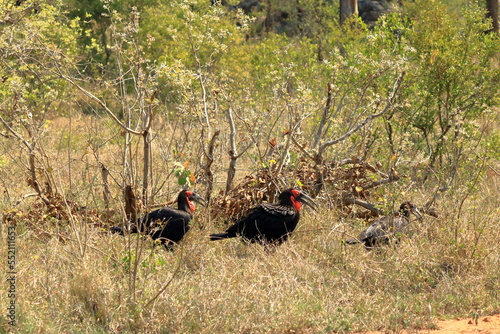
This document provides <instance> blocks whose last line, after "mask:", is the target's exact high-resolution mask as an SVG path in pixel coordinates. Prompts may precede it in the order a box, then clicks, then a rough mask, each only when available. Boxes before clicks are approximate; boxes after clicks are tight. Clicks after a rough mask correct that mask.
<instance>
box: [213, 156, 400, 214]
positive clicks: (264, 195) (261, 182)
mask: <svg viewBox="0 0 500 334" xmlns="http://www.w3.org/2000/svg"><path fill="white" fill-rule="evenodd" d="M318 173H321V175H318ZM401 177H402V176H400V175H398V174H397V173H396V171H394V170H391V171H390V173H388V174H386V173H384V172H382V171H380V170H379V169H378V167H376V166H374V165H372V164H370V163H368V162H366V161H362V160H361V159H359V158H352V159H346V160H341V161H329V162H327V163H325V164H324V165H323V166H321V167H320V168H318V166H314V165H311V164H310V163H309V162H308V161H307V160H306V159H303V160H301V161H300V165H299V166H298V168H294V169H282V171H281V172H279V173H278V172H276V170H275V169H274V168H273V166H271V167H266V168H262V169H260V170H258V171H257V172H256V173H255V175H247V176H246V177H245V178H244V180H243V181H242V182H241V183H240V184H238V185H237V186H236V187H235V188H233V189H231V190H230V191H229V192H225V191H221V192H219V194H218V195H216V196H214V197H213V198H212V201H211V214H212V217H213V218H215V219H217V218H225V217H233V218H234V219H238V218H240V217H241V216H242V215H244V214H245V213H246V211H247V210H248V209H249V208H251V207H252V206H254V205H257V204H258V203H261V202H263V201H268V202H274V201H275V198H276V196H277V194H278V193H279V192H280V190H283V189H285V188H287V187H293V186H300V188H301V189H302V190H304V191H305V192H307V193H309V194H312V195H313V196H317V195H318V194H317V193H315V190H316V189H318V180H322V182H323V184H322V185H321V189H322V191H323V192H327V194H328V198H330V199H331V202H332V203H333V205H336V206H339V207H345V206H350V205H352V204H356V205H360V206H362V207H364V208H366V209H367V210H368V212H367V213H365V215H368V216H369V215H378V214H380V213H381V212H380V211H379V210H378V209H377V208H375V206H373V205H371V204H370V203H369V200H370V197H371V194H372V190H373V189H374V188H376V187H379V186H382V185H384V184H388V183H392V182H395V181H397V180H399V179H400V178H401Z"/></svg>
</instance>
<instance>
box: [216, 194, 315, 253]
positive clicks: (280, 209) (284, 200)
mask: <svg viewBox="0 0 500 334" xmlns="http://www.w3.org/2000/svg"><path fill="white" fill-rule="evenodd" d="M302 203H304V204H306V205H308V206H310V207H312V208H313V209H315V207H314V206H317V204H316V203H314V201H313V200H312V199H311V198H310V197H309V196H307V195H306V194H304V193H302V192H301V191H299V190H296V189H287V190H285V191H283V192H282V193H281V194H280V195H279V197H278V203H275V204H271V203H262V204H259V205H257V206H256V207H254V208H253V209H252V210H251V211H250V212H249V213H248V214H247V215H246V216H245V217H244V218H242V219H240V220H239V221H237V222H236V223H235V224H233V225H231V226H230V227H229V228H228V229H227V230H226V232H224V233H216V234H211V235H210V240H221V239H227V238H234V237H237V236H241V237H242V238H244V239H245V240H247V241H250V242H259V243H262V244H280V243H282V242H284V241H285V240H287V239H288V236H289V235H290V233H292V232H293V231H294V230H295V228H296V227H297V224H298V222H299V219H300V210H301V208H302Z"/></svg>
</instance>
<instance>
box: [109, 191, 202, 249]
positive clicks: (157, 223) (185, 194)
mask: <svg viewBox="0 0 500 334" xmlns="http://www.w3.org/2000/svg"><path fill="white" fill-rule="evenodd" d="M193 201H194V202H197V203H200V204H201V205H206V201H205V200H204V199H203V198H202V197H201V196H200V195H198V194H197V193H196V192H194V191H191V190H182V191H181V192H180V193H179V196H178V197H177V209H174V208H171V207H168V206H165V207H163V208H161V209H158V210H154V211H151V212H150V213H148V214H146V215H145V216H144V217H142V218H141V219H139V220H138V221H137V223H136V224H132V226H130V233H138V232H141V233H144V234H148V235H149V236H151V238H152V239H153V240H160V242H161V243H162V244H164V245H165V247H166V248H167V249H169V250H172V249H173V246H174V244H176V243H178V242H179V241H180V240H181V239H182V238H183V237H184V235H185V234H186V233H187V231H189V229H190V228H191V226H190V225H189V222H190V221H191V218H192V217H193V213H194V211H195V209H196V207H195V204H194V203H193ZM111 232H112V233H119V234H121V235H123V234H124V232H123V229H122V228H121V227H112V228H111Z"/></svg>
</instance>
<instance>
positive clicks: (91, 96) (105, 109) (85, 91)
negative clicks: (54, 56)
mask: <svg viewBox="0 0 500 334" xmlns="http://www.w3.org/2000/svg"><path fill="white" fill-rule="evenodd" d="M58 75H59V77H60V78H62V79H64V80H66V81H67V82H69V83H70V84H71V85H73V86H74V87H76V88H77V89H78V90H79V91H80V92H82V93H83V94H84V95H86V96H87V97H89V98H90V99H91V100H93V101H95V102H97V103H98V104H99V105H100V106H101V107H102V108H103V109H104V111H105V112H106V114H108V115H109V116H110V117H111V118H112V119H113V120H114V121H115V122H116V124H118V125H119V126H121V127H122V128H123V129H125V131H127V132H129V133H131V134H134V135H142V134H143V133H142V131H141V132H139V131H135V130H132V129H131V128H129V127H128V126H126V125H125V124H123V123H122V122H121V121H120V120H119V119H118V117H116V115H115V114H114V113H113V112H112V111H111V110H110V109H109V108H108V106H107V105H106V104H105V103H104V102H103V101H102V100H101V99H100V98H98V97H97V96H95V95H94V94H92V93H91V92H89V91H88V90H86V89H85V88H83V87H82V86H80V85H79V84H78V83H76V82H75V81H74V80H73V79H72V78H70V77H69V76H67V75H64V74H62V73H61V72H59V73H58Z"/></svg>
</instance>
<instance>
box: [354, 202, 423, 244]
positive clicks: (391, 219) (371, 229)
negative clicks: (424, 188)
mask: <svg viewBox="0 0 500 334" xmlns="http://www.w3.org/2000/svg"><path fill="white" fill-rule="evenodd" d="M410 213H412V214H414V215H415V216H417V217H418V218H422V214H421V213H420V211H419V210H418V208H417V206H416V205H415V204H413V203H412V202H409V201H406V202H403V203H402V204H401V206H400V207H399V211H398V212H396V213H394V214H392V215H389V216H384V217H382V218H379V219H377V220H375V221H374V222H373V223H372V224H371V225H370V226H368V228H367V229H366V230H364V231H363V232H361V234H360V235H359V236H358V238H357V239H347V240H346V243H347V244H349V245H353V244H357V243H364V244H365V247H366V248H372V247H373V246H375V245H377V244H382V243H388V242H389V241H390V240H391V239H393V238H395V237H397V235H398V233H401V232H404V230H405V228H406V227H407V226H408V225H409V224H410Z"/></svg>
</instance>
